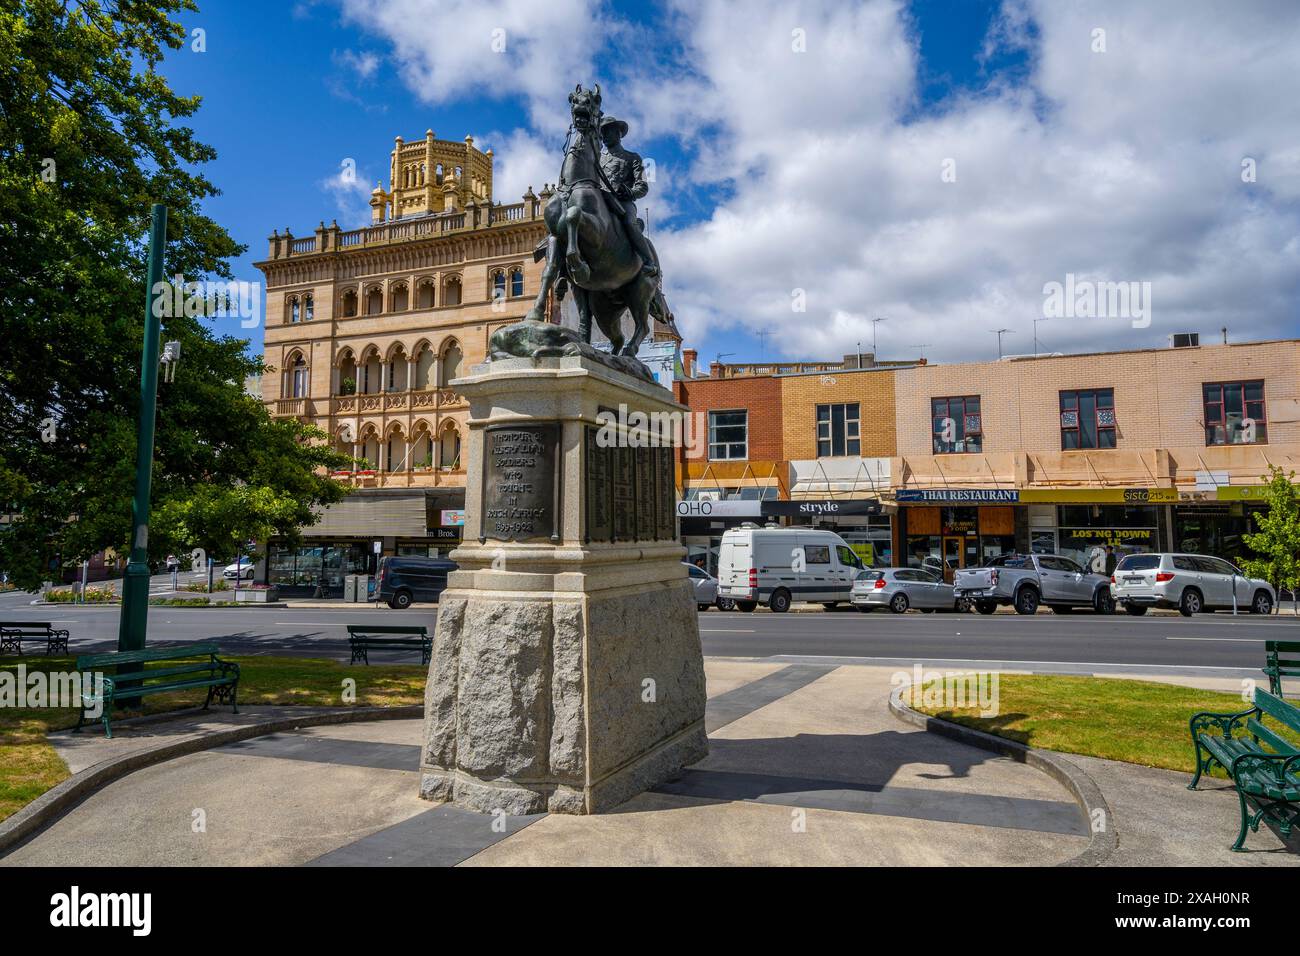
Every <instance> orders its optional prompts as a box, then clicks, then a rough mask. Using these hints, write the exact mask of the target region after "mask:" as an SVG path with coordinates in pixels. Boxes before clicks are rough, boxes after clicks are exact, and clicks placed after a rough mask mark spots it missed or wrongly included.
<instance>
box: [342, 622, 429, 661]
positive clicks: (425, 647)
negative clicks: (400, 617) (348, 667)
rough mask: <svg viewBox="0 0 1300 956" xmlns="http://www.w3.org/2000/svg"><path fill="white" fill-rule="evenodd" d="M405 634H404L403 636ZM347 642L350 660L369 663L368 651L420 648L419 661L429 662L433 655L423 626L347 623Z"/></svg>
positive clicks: (427, 633)
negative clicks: (349, 647) (349, 646)
mask: <svg viewBox="0 0 1300 956" xmlns="http://www.w3.org/2000/svg"><path fill="white" fill-rule="evenodd" d="M403 635H405V636H403ZM348 643H349V644H350V645H351V646H352V660H350V661H348V663H349V664H355V663H356V662H357V661H361V662H362V663H363V664H369V663H370V657H369V652H370V651H393V650H411V649H414V648H419V649H420V663H421V664H427V663H429V658H430V657H432V656H433V640H432V639H431V638H430V637H429V632H428V630H427V629H426V628H424V627H414V626H401V625H395V624H349V625H348Z"/></svg>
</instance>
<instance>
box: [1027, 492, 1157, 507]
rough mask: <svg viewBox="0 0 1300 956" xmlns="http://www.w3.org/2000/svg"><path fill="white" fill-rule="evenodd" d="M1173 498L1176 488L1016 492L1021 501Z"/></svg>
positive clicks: (1153, 500)
mask: <svg viewBox="0 0 1300 956" xmlns="http://www.w3.org/2000/svg"><path fill="white" fill-rule="evenodd" d="M1177 501H1178V489H1177V488H1025V489H1024V490H1023V491H1021V492H1020V502H1021V503H1022V504H1031V503H1032V504H1039V503H1044V504H1046V503H1051V504H1059V505H1101V504H1130V505H1136V504H1144V505H1147V504H1149V505H1156V504H1172V503H1175V502H1177Z"/></svg>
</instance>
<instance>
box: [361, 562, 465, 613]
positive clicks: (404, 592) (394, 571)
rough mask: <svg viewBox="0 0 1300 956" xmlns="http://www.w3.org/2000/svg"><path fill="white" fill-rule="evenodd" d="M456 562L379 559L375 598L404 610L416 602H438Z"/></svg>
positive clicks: (455, 566)
mask: <svg viewBox="0 0 1300 956" xmlns="http://www.w3.org/2000/svg"><path fill="white" fill-rule="evenodd" d="M456 568H457V564H456V562H455V561H449V560H447V559H446V558H420V557H402V556H400V555H399V556H397V557H388V558H381V559H380V561H379V574H378V575H377V577H376V580H375V593H374V599H375V600H376V601H387V602H388V606H389V607H391V608H396V609H398V610H405V609H406V608H408V607H410V606H411V604H412V603H413V602H415V601H436V600H438V597H439V595H441V594H442V592H443V590H444V589H445V588H446V587H447V575H448V574H449V573H450V572H452V571H455V570H456Z"/></svg>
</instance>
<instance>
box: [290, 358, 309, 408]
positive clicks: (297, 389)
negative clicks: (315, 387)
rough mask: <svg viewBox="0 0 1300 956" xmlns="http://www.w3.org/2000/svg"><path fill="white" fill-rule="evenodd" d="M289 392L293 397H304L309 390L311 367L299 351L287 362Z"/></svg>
mask: <svg viewBox="0 0 1300 956" xmlns="http://www.w3.org/2000/svg"><path fill="white" fill-rule="evenodd" d="M289 374H290V376H291V377H290V392H289V394H290V395H291V396H292V397H293V398H306V397H307V394H308V392H309V391H310V390H311V369H309V368H308V367H307V361H306V359H304V358H303V357H302V353H301V352H295V353H294V354H293V358H292V359H291V360H290V362H289Z"/></svg>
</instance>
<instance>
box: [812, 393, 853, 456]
mask: <svg viewBox="0 0 1300 956" xmlns="http://www.w3.org/2000/svg"><path fill="white" fill-rule="evenodd" d="M859 424H860V422H859V417H858V403H857V402H843V403H840V404H836V405H818V406H817V457H818V458H835V457H840V456H845V455H860V454H862V441H861V432H860V430H859Z"/></svg>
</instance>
